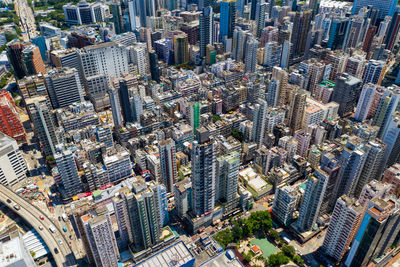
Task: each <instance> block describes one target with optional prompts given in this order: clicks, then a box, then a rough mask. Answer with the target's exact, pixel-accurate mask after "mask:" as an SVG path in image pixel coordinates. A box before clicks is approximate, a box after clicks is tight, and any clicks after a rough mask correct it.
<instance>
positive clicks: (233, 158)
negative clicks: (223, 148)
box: [216, 151, 240, 210]
mask: <svg viewBox="0 0 400 267" xmlns="http://www.w3.org/2000/svg"><path fill="white" fill-rule="evenodd" d="M239 165H240V156H239V153H238V152H237V151H233V152H231V153H229V154H226V155H223V156H220V157H218V158H217V176H216V177H217V181H216V200H219V201H221V202H223V203H226V206H225V210H229V209H232V208H235V203H234V201H235V200H238V197H237V195H238V193H237V190H238V180H239ZM236 204H237V203H236Z"/></svg>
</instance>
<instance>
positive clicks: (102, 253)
mask: <svg viewBox="0 0 400 267" xmlns="http://www.w3.org/2000/svg"><path fill="white" fill-rule="evenodd" d="M81 220H82V224H83V227H84V229H85V233H86V236H87V240H88V242H89V246H90V250H91V252H92V254H93V258H94V261H95V263H96V266H117V265H118V259H119V251H118V247H117V243H116V240H115V235H114V231H113V229H112V224H111V219H110V217H109V215H108V214H102V215H99V216H94V217H91V216H90V215H84V216H82V217H81Z"/></svg>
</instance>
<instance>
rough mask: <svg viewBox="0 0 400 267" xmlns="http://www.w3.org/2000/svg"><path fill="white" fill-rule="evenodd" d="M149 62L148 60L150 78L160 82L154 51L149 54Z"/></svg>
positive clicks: (156, 57)
mask: <svg viewBox="0 0 400 267" xmlns="http://www.w3.org/2000/svg"><path fill="white" fill-rule="evenodd" d="M149 60H150V73H151V78H152V79H153V80H155V81H156V82H160V71H159V69H158V56H157V53H156V51H154V50H151V51H150V52H149Z"/></svg>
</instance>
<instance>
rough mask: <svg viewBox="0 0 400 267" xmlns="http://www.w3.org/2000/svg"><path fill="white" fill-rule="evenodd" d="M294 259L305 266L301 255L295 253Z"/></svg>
mask: <svg viewBox="0 0 400 267" xmlns="http://www.w3.org/2000/svg"><path fill="white" fill-rule="evenodd" d="M293 261H294V263H296V264H297V265H299V266H300V267H302V266H304V260H303V259H302V258H301V257H300V256H299V255H295V256H294V257H293Z"/></svg>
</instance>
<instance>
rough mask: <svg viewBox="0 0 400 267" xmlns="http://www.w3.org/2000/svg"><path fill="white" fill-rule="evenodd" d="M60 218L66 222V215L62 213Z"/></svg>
mask: <svg viewBox="0 0 400 267" xmlns="http://www.w3.org/2000/svg"><path fill="white" fill-rule="evenodd" d="M61 216H62V219H63V221H64V222H66V221H68V217H67V214H65V213H63V214H62V215H61Z"/></svg>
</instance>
